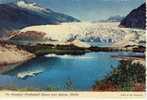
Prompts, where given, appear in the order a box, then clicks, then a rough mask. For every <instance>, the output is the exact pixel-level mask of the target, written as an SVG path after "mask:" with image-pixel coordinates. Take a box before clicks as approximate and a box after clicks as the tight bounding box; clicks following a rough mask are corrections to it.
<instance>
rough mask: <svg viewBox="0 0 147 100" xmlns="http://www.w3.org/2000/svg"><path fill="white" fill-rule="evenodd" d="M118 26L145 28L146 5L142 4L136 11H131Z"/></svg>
mask: <svg viewBox="0 0 147 100" xmlns="http://www.w3.org/2000/svg"><path fill="white" fill-rule="evenodd" d="M120 26H122V27H127V28H140V29H145V27H146V4H145V3H144V4H142V5H141V6H140V7H138V8H137V9H134V10H133V11H131V12H130V13H129V14H128V15H127V16H126V17H125V18H124V19H123V20H122V21H121V23H120Z"/></svg>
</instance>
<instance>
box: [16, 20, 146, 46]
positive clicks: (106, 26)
mask: <svg viewBox="0 0 147 100" xmlns="http://www.w3.org/2000/svg"><path fill="white" fill-rule="evenodd" d="M29 31H34V32H36V34H37V32H41V33H44V34H45V35H44V36H43V38H42V40H47V39H49V40H56V41H59V42H60V43H61V42H66V41H71V40H80V41H83V42H95V43H111V44H112V45H113V46H125V45H145V30H142V29H130V28H120V27H119V23H118V22H97V23H92V22H71V23H61V24H59V25H39V26H30V27H26V28H24V29H22V30H20V32H19V33H17V35H20V34H21V37H23V36H26V35H27V36H29V35H28V34H27V32H29ZM29 37H31V36H29ZM142 42H143V43H142Z"/></svg>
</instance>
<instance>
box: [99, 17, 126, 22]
mask: <svg viewBox="0 0 147 100" xmlns="http://www.w3.org/2000/svg"><path fill="white" fill-rule="evenodd" d="M123 19H124V17H123V16H120V15H116V16H111V17H109V18H108V19H106V20H101V21H100V22H121V21H122V20H123Z"/></svg>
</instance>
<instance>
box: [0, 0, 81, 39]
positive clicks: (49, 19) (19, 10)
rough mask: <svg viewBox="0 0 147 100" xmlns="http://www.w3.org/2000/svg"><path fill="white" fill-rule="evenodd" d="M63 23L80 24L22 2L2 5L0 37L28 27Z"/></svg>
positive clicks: (74, 19) (62, 15)
mask: <svg viewBox="0 0 147 100" xmlns="http://www.w3.org/2000/svg"><path fill="white" fill-rule="evenodd" d="M62 22H79V20H78V19H76V18H73V17H71V16H68V15H65V14H62V13H58V12H55V11H53V10H50V9H46V8H43V7H40V6H39V5H37V4H35V3H28V2H24V1H22V0H20V1H18V2H15V3H14V2H13V3H6V4H0V37H1V36H5V35H7V34H6V33H8V32H10V31H17V30H18V29H21V28H24V27H26V26H32V25H44V24H59V23H62Z"/></svg>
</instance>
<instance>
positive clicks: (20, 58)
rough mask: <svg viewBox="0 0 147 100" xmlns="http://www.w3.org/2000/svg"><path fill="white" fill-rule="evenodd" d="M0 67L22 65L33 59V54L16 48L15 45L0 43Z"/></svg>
mask: <svg viewBox="0 0 147 100" xmlns="http://www.w3.org/2000/svg"><path fill="white" fill-rule="evenodd" d="M0 57H1V58H2V59H0V67H3V66H6V65H10V64H17V63H23V62H25V61H27V60H29V59H32V58H33V57H35V55H34V54H32V53H29V52H27V51H24V50H23V49H21V48H18V47H17V46H16V45H13V44H9V43H6V42H3V41H0Z"/></svg>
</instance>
